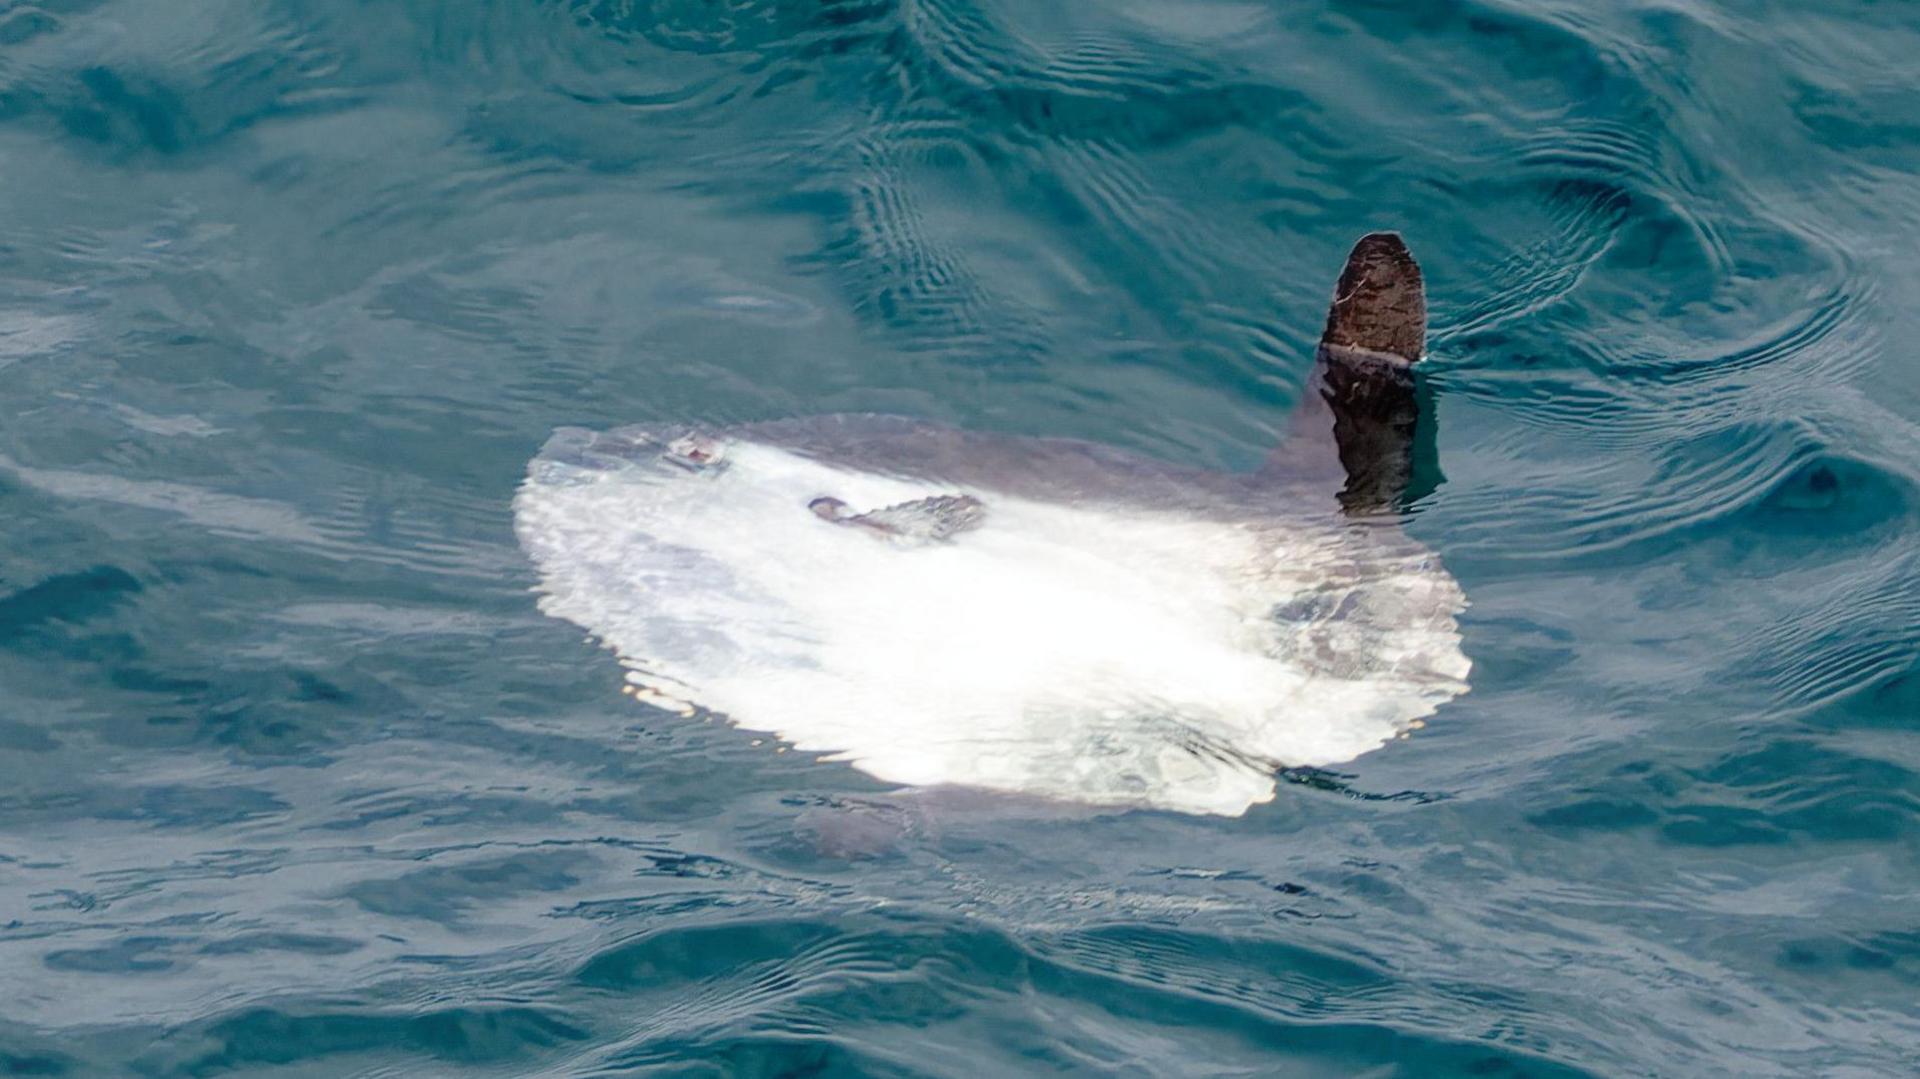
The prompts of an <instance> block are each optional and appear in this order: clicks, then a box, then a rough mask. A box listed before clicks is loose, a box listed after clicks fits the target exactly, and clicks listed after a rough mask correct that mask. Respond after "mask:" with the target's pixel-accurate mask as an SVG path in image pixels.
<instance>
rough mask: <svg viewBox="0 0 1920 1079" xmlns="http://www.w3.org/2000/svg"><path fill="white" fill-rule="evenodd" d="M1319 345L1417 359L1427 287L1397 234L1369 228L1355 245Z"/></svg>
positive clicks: (1424, 334)
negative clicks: (1373, 230)
mask: <svg viewBox="0 0 1920 1079" xmlns="http://www.w3.org/2000/svg"><path fill="white" fill-rule="evenodd" d="M1320 345H1321V347H1322V348H1327V347H1337V348H1355V349H1364V350H1366V351H1368V352H1382V353H1385V354H1387V355H1389V356H1397V357H1399V358H1400V359H1402V360H1404V361H1406V362H1407V363H1410V364H1411V363H1417V362H1419V360H1420V356H1421V354H1422V353H1424V352H1425V351H1426V347H1427V289H1426V285H1425V283H1424V282H1422V281H1421V279H1420V264H1419V263H1417V262H1415V261H1413V253H1412V252H1411V251H1408V250H1407V245H1406V242H1405V241H1404V240H1402V239H1400V234H1399V233H1397V232H1370V233H1368V234H1366V235H1365V236H1362V237H1360V242H1359V243H1356V244H1354V245H1353V251H1352V253H1351V254H1349V255H1347V265H1346V268H1345V269H1343V270H1341V271H1340V281H1339V283H1338V284H1336V285H1334V287H1333V304H1332V306H1330V307H1328V308H1327V328H1326V331H1325V332H1324V333H1322V334H1321V335H1320Z"/></svg>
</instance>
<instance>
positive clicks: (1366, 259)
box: [1300, 232, 1427, 514]
mask: <svg viewBox="0 0 1920 1079" xmlns="http://www.w3.org/2000/svg"><path fill="white" fill-rule="evenodd" d="M1426 343H1427V292H1426V285H1425V283H1424V282H1423V281H1422V280H1421V277H1420V265H1419V264H1418V263H1416V262H1414V261H1413V254H1412V253H1411V252H1409V251H1408V250H1407V245H1406V243H1405V242H1403V241H1402V240H1401V239H1400V236H1399V234H1398V233H1393V232H1373V233H1368V234H1367V235H1365V236H1362V237H1361V238H1360V242H1358V243H1356V244H1354V245H1353V251H1352V253H1350V254H1349V255H1348V256H1347V265H1346V268H1345V269H1343V270H1341V271H1340V280H1339V283H1338V284H1336V285H1335V286H1334V292H1333V303H1332V305H1331V306H1330V307H1329V308H1328V309H1327V328H1326V331H1325V332H1324V333H1323V334H1321V337H1320V347H1319V349H1318V350H1317V354H1316V356H1315V358H1314V371H1313V378H1312V381H1311V382H1310V383H1309V385H1308V389H1307V393H1308V397H1309V398H1318V399H1319V400H1320V401H1323V402H1325V405H1326V407H1327V408H1328V409H1331V410H1332V412H1333V439H1334V443H1335V445H1336V446H1337V447H1338V449H1339V454H1340V464H1341V467H1342V468H1343V469H1344V470H1345V471H1346V474H1347V482H1346V486H1345V487H1344V488H1343V489H1342V490H1341V492H1340V505H1341V506H1342V507H1343V508H1344V509H1345V510H1346V511H1347V512H1348V513H1353V514H1364V513H1372V512H1378V511H1381V510H1388V509H1392V508H1394V506H1395V505H1396V504H1397V503H1398V502H1399V501H1400V498H1401V496H1402V495H1403V494H1404V493H1405V492H1406V488H1407V481H1408V479H1409V477H1410V476H1411V475H1412V473H1413V449H1414V431H1415V427H1416V426H1417V425H1418V422H1419V416H1420V407H1419V403H1418V401H1417V399H1416V397H1415V395H1414V381H1413V365H1414V364H1416V363H1418V362H1419V361H1420V357H1421V355H1422V354H1423V353H1424V352H1425V351H1426ZM1300 422H1304V423H1313V422H1316V421H1315V419H1314V417H1312V416H1311V415H1302V416H1301V417H1300ZM1317 422H1318V423H1321V424H1324V423H1325V422H1326V418H1325V415H1324V414H1322V415H1321V416H1320V417H1318V420H1317ZM1325 430H1326V428H1325V427H1321V428H1320V431H1321V432H1324V431H1325ZM1321 437H1325V436H1324V434H1323V435H1322V436H1321Z"/></svg>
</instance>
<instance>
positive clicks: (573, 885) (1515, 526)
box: [0, 0, 1920, 1077]
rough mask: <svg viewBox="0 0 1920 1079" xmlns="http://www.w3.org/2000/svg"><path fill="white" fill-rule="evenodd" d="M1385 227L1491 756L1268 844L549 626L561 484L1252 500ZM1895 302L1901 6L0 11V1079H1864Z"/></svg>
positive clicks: (148, 5) (1900, 942)
mask: <svg viewBox="0 0 1920 1079" xmlns="http://www.w3.org/2000/svg"><path fill="white" fill-rule="evenodd" d="M1378 227H1390V228H1398V229H1400V230H1402V231H1403V232H1404V233H1405V235H1406V236H1407V238H1408V241H1409V243H1410V244H1411V245H1412V247H1413V250H1414V251H1415V252H1416V254H1418V255H1419V257H1420V258H1421V259H1422V261H1423V262H1424V264H1425V267H1426V271H1427V279H1428V283H1429V287H1430V291H1431V295H1432V304H1433V324H1434V325H1433V330H1434V332H1433V337H1432V343H1431V344H1432V357H1431V359H1430V361H1429V368H1428V377H1427V383H1428V385H1429V386H1430V388H1431V389H1432V391H1433V395H1434V398H1435V401H1436V416H1437V421H1438V422H1437V425H1436V427H1435V428H1434V431H1435V445H1436V449H1437V453H1438V461H1439V465H1440V468H1441V469H1442V471H1443V472H1444V475H1445V482H1444V483H1442V484H1441V485H1440V486H1439V487H1438V488H1437V489H1436V490H1434V491H1433V492H1432V493H1431V494H1430V495H1427V496H1426V497H1424V498H1423V499H1422V500H1421V501H1420V503H1419V504H1418V506H1417V507H1416V513H1415V515H1414V518H1413V520H1412V522H1411V524H1410V526H1409V527H1410V528H1411V529H1412V531H1413V532H1414V534H1415V535H1417V536H1418V537H1419V538H1420V539H1421V540H1423V541H1424V542H1425V543H1427V544H1428V545H1430V546H1431V547H1433V548H1434V549H1435V550H1436V551H1438V552H1439V553H1440V555H1441V557H1442V558H1444V559H1445V561H1446V563H1447V565H1448V566H1449V567H1450V568H1451V569H1452V570H1453V571H1454V573H1456V574H1457V575H1458V577H1459V578H1460V580H1461V581H1462V583H1463V585H1464V586H1465V588H1466V590H1467V592H1468V594H1469V595H1470V596H1471V598H1472V602H1473V606H1472V608H1471V610H1470V611H1469V612H1468V613H1467V615H1466V616H1465V617H1464V619H1463V631H1464V635H1465V649H1466V651H1467V652H1468V653H1469V655H1471V657H1472V658H1473V660H1474V663H1475V668H1474V675H1473V689H1472V692H1471V693H1470V694H1468V695H1467V696H1465V697H1463V698H1461V699H1459V700H1458V701H1455V702H1454V703H1452V704H1449V705H1447V706H1446V707H1445V708H1443V709H1442V711H1441V712H1440V713H1439V714H1437V715H1436V716H1434V717H1433V719H1432V721H1431V722H1430V724H1429V725H1428V727H1427V728H1426V729H1425V730H1423V731H1420V732H1418V733H1417V734H1416V735H1415V736H1414V737H1412V738H1411V739H1410V740H1407V741H1404V742H1397V743H1394V744H1393V745H1391V746H1390V747H1388V748H1386V749H1384V750H1381V751H1379V752H1376V753H1373V754H1371V755H1368V756H1366V757H1363V758H1361V759H1360V760H1357V761H1355V762H1353V763H1352V764H1351V765H1347V766H1343V767H1341V768H1338V769H1335V770H1334V771H1332V772H1320V773H1299V774H1293V775H1290V776H1289V777H1288V778H1289V779H1290V780H1292V781H1291V782H1287V783H1283V784H1282V785H1281V790H1280V795H1279V797H1278V798H1277V799H1276V800H1275V801H1274V802H1272V803H1270V804H1267V805H1263V806H1256V807H1255V808H1254V809H1253V810H1252V811H1251V812H1249V813H1247V814H1246V815H1245V816H1244V817H1240V818H1236V819H1225V818H1205V817H1191V816H1182V815H1177V814H1169V813H1159V812H1109V813H1100V814H1095V813H1066V812H1051V813H1049V812H1041V811H1037V810H1035V809H1034V808H1033V807H1031V806H1022V805H1013V804H1000V803H996V802H995V800H994V799H991V798H982V799H977V800H970V801H958V802H956V801H952V800H946V801H942V800H937V799H922V798H915V797H913V796H911V795H906V794H901V793H899V792H895V791H892V790H889V789H888V788H887V787H885V786H884V785H882V784H879V783H877V782H875V781H873V780H870V779H867V778H865V777H863V776H862V775H861V774H860V773H858V772H855V771H853V770H852V769H850V768H849V767H847V766H846V765H844V764H833V763H830V762H824V763H823V762H821V761H818V760H816V759H814V758H812V757H810V756H807V755H802V754H795V753H781V752H777V751H776V747H775V746H774V745H773V744H771V743H764V742H761V741H758V740H757V739H758V736H755V735H752V734H749V733H746V732H742V731H738V730H735V729H732V728H730V727H727V726H724V725H721V724H714V723H702V722H699V721H697V720H685V719H681V718H679V717H677V716H673V715H669V714H666V713H662V712H657V711H653V710H650V709H648V708H646V707H643V706H641V705H639V704H637V703H635V702H633V701H632V700H630V699H628V698H625V697H622V696H621V694H620V692H619V689H620V686H621V672H620V670H619V669H618V666H617V662H616V660H615V658H614V657H612V656H611V655H609V654H607V653H606V652H604V651H602V650H600V649H598V648H596V647H595V646H594V645H592V644H591V643H588V642H586V641H583V639H582V636H581V633H580V631H579V630H577V629H575V628H573V627H570V626H569V625H567V624H565V623H561V622H559V621H556V620H552V619H548V618H546V617H543V616H542V615H541V614H540V613H538V611H537V610H536V608H535V604H534V599H535V597H534V596H533V595H532V594H531V592H530V588H531V586H532V584H533V582H534V577H533V573H532V570H531V568H530V566H529V565H528V563H527V561H526V560H525V557H524V556H523V555H522V553H521V552H520V550H519V549H518V547H517V546H516V544H515V541H514V536H513V532H512V515H511V510H510V500H511V497H512V495H513V492H514V489H515V486H516V484H517V483H518V482H519V480H520V478H521V476H522V475H523V472H524V469H525V467H526V463H527V461H528V460H529V458H531V457H532V455H533V454H534V453H535V452H536V450H537V448H538V447H539V446H540V444H541V443H542V441H543V440H544V439H545V438H546V437H547V436H548V434H549V433H550V432H551V431H552V430H553V429H554V428H555V427H557V426H561V425H568V424H575V425H582V426H587V427H596V428H599V427H608V426H613V425H618V424H623V423H633V422H641V421H648V420H702V421H736V420H746V419H757V418H767V417H785V416H801V415H807V414H812V413H819V412H835V411H868V410H871V411H884V412H893V413H903V414H907V415H912V416H920V417H926V418H931V419H937V420H941V421H947V422H953V423H958V424H962V425H966V426H969V427H974V428H982V429H991V430H999V431H1007V432H1015V433H1022V434H1036V435H1040V434H1044V435H1070V436H1078V437H1084V438H1092V439H1097V440H1100V441H1104V442H1108V443H1111V444H1115V445H1119V446H1122V447H1125V448H1127V449H1130V450H1134V451H1138V452H1141V453H1146V454H1150V455H1154V456H1158V457H1161V458H1165V459H1170V460H1175V461H1180V462H1185V463H1191V464H1200V465H1205V466H1210V467H1219V468H1225V469H1231V468H1248V467H1252V466H1253V465H1255V464H1256V463H1257V462H1259V461H1260V459H1261V457H1262V455H1263V453H1264V452H1265V450H1266V448H1267V447H1268V446H1269V445H1270V444H1272V443H1274V442H1275V441H1276V439H1277V438H1278V437H1279V434H1280V433H1281V432H1282V431H1283V430H1284V429H1285V426H1286V419H1287V415H1288V412H1289V409H1290V407H1291V405H1292V404H1293V402H1294V401H1295V399H1296V398H1297V397H1298V396H1299V394H1300V391H1301V386H1302V382H1303V379H1304V377H1305V374H1306V372H1307V369H1308V367H1309V364H1310V362H1311V358H1312V357H1311V347H1312V343H1313V341H1314V339H1315V337H1316V335H1317V332H1318V329H1319V324H1320V319H1321V315H1322V311H1323V310H1324V304H1325V302H1326V300H1327V297H1328V293H1329V288H1330V285H1331V282H1332V280H1333V277H1334V275H1335V274H1336V272H1337V270H1338V267H1339V264H1340V260H1341V258H1342V257H1343V255H1344V253H1345V250H1346V248H1347V245H1348V244H1350V243H1351V242H1352V240H1353V239H1354V238H1355V237H1356V236H1358V235H1359V234H1361V233H1362V232H1364V231H1366V230H1368V229H1371V228H1378ZM1916 251H1920V7H1917V6H1916V5H1913V4H1910V3H1903V2H1879V3H1875V2H1869V0H1835V2H1831V3H1818V4H1816V3H1807V2H1788V0H1778V2H1772V3H1767V2H1759V0H1753V2H1747V0H1715V2H1708V0H1646V2H1632V3H1627V2H1609V3H1595V2H1591V0H1525V2H1522V0H1406V2H1398V3H1389V2H1357V0H1344V2H1327V3H1282V2H1279V0H1084V2H1081V0H1076V2H1073V3H1068V2H1066V0H1057V2H1056V0H389V2H384V3H353V2H348V0H168V2H165V3H159V2H154V0H0V1074H19V1075H56V1076H61V1075H72V1076H89V1075H141V1076H155V1077H159V1076H225V1075H248V1076H252V1075H271V1076H337V1075H374V1074H380V1075H408V1076H422V1075H462V1076H470V1075H495V1076H505V1075H516V1076H517V1075H613V1074H623V1075H624V1074H636V1075H663V1076H665V1075H671V1076H679V1075H688V1076H733V1075H739V1076H803V1075H804V1076H812V1075H820V1076H854V1075H873V1076H936V1075H938V1076H984V1075H1028V1074H1059V1075H1168V1076H1189V1075H1232V1076H1244V1075H1290V1076H1346V1075H1365V1076H1408V1077H1412V1076H1421V1077H1425V1076H1452V1075H1475V1076H1584V1075H1593V1076H1616V1075H1620V1076H1624V1075H1661V1076H1665V1075H1703V1076H1708V1075H1711V1076H1809V1075H1822V1076H1869V1075H1903V1074H1911V1073H1913V1072H1914V1071H1915V1070H1916V1069H1920V1003H1917V1001H1920V731H1917V730H1916V728H1920V660H1917V659H1916V653H1917V652H1920V464H1917V463H1916V462H1920V452H1917V451H1920V363H1916V358H1915V354H1914V342H1915V341H1916V340H1920V316H1916V314H1915V308H1916V305H1917V304H1920V258H1916V255H1915V252H1916ZM927 689H928V692H929V693H938V692H939V691H940V687H938V686H929V687H927Z"/></svg>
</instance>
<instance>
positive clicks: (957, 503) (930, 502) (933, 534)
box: [808, 495, 987, 543]
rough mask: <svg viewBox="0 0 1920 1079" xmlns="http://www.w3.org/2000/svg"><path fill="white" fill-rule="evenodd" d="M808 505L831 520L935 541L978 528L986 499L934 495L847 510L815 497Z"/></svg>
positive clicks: (836, 502)
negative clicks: (858, 511)
mask: <svg viewBox="0 0 1920 1079" xmlns="http://www.w3.org/2000/svg"><path fill="white" fill-rule="evenodd" d="M808 508H810V509H812V510H813V512H814V513H815V514H817V515H819V516H820V517H821V518H823V519H825V520H828V521H832V522H833V523H834V524H842V525H849V526H852V527H854V528H864V529H867V530H869V531H872V532H878V533H881V534H883V535H887V536H897V537H899V538H901V539H910V540H919V541H921V542H923V543H939V542H942V541H944V540H949V539H952V538H953V537H954V536H957V535H959V534H960V533H962V532H969V531H972V530H973V529H976V528H979V527H980V525H981V524H982V523H983V522H984V521H986V519H987V507H986V503H984V502H981V501H980V500H979V499H977V498H975V497H973V496H972V495H934V496H932V497H929V498H916V499H914V500H913V501H911V502H901V503H897V504H895V505H892V506H886V507H883V508H881V509H877V510H874V511H872V512H871V513H861V514H849V513H848V511H847V504H846V503H845V502H842V501H840V500H839V499H837V498H816V499H814V500H813V501H812V502H810V503H808Z"/></svg>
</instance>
